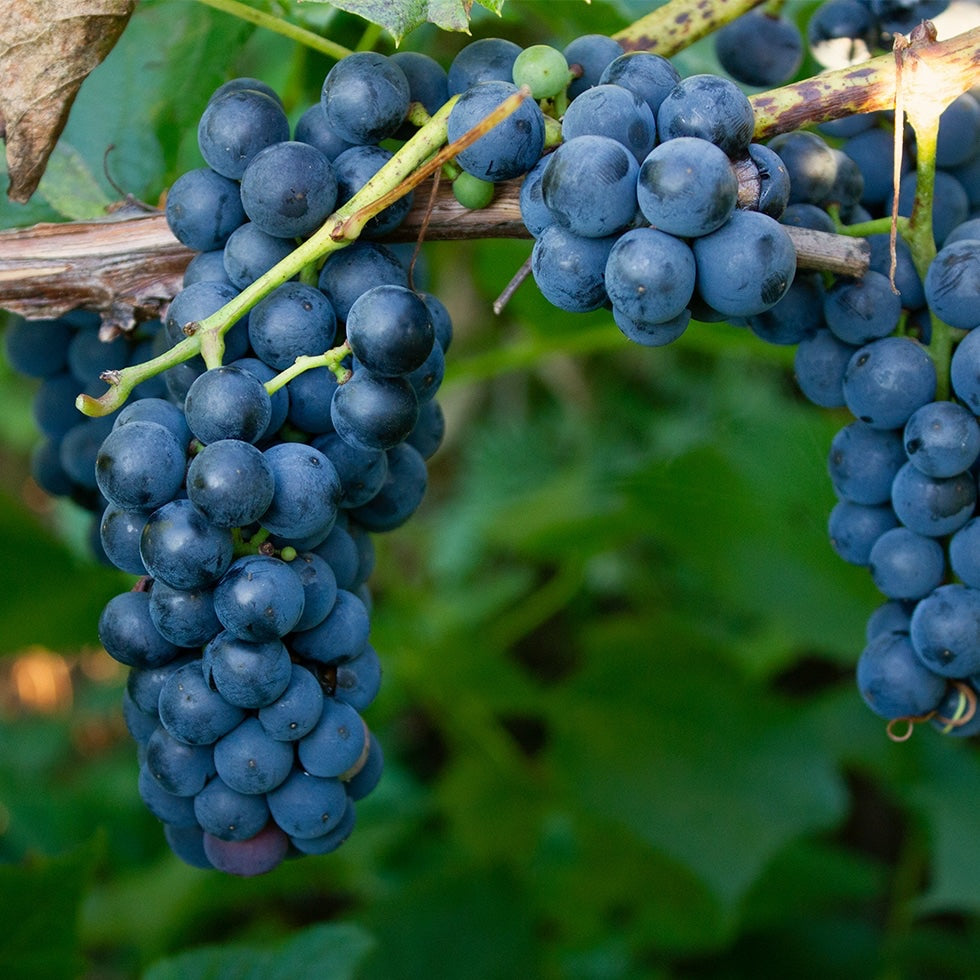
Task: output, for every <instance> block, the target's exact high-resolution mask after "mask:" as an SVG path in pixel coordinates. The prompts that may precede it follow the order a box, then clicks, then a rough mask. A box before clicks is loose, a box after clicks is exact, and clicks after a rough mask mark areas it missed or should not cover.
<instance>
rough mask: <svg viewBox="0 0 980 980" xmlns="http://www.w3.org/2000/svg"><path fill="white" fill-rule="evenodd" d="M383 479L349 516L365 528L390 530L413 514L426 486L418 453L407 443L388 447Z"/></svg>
mask: <svg viewBox="0 0 980 980" xmlns="http://www.w3.org/2000/svg"><path fill="white" fill-rule="evenodd" d="M387 458H388V466H387V471H386V473H385V479H384V482H383V483H382V484H381V486H380V487H379V488H378V492H377V493H376V494H375V495H374V496H373V497H371V499H370V500H368V501H367V502H366V503H364V504H361V506H359V507H356V508H353V509H352V515H353V516H354V518H355V519H356V520H357V522H358V523H359V524H361V525H362V526H363V527H365V528H366V529H367V530H369V531H393V530H394V529H395V528H396V527H401V525H402V524H404V523H405V521H407V520H408V519H409V517H411V516H412V514H414V513H415V511H416V510H417V509H418V506H419V504H421V503H422V498H423V497H424V496H425V491H426V487H427V486H428V471H427V470H426V466H425V460H424V459H423V458H422V455H421V453H419V451H418V450H417V449H415V448H414V447H413V446H411V445H409V444H408V443H400V444H399V445H397V446H392V447H391V448H390V449H389V450H388V457H387Z"/></svg>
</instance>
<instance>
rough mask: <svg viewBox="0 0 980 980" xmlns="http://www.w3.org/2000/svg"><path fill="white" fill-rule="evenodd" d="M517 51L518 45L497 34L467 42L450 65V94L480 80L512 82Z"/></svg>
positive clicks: (469, 87) (519, 51)
mask: <svg viewBox="0 0 980 980" xmlns="http://www.w3.org/2000/svg"><path fill="white" fill-rule="evenodd" d="M520 53H521V49H520V47H519V46H518V45H516V44H515V43H514V42H513V41H507V40H505V39H504V38H500V37H484V38H481V39H480V40H478V41H473V43H472V44H468V45H466V47H465V48H463V49H462V50H460V52H459V54H457V55H456V57H455V58H453V61H452V64H450V66H449V71H448V73H447V89H448V92H449V94H450V95H459V94H460V93H462V92H466V91H468V90H469V89H471V88H473V87H474V86H475V85H477V84H478V83H480V82H490V81H495V82H512V81H513V78H514V62H515V61H516V60H517V56H518V55H519V54H520ZM450 139H452V137H450Z"/></svg>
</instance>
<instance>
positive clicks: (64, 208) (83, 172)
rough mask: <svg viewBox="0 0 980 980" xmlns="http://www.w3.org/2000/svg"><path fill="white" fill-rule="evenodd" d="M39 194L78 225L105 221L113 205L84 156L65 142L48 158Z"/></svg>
mask: <svg viewBox="0 0 980 980" xmlns="http://www.w3.org/2000/svg"><path fill="white" fill-rule="evenodd" d="M38 193H39V194H40V195H41V196H42V197H43V198H44V199H45V200H46V201H47V202H48V204H50V205H51V207H53V208H54V209H55V211H57V212H58V213H59V214H60V215H62V216H63V217H65V218H69V219H72V220H75V221H84V220H85V219H87V218H97V217H103V216H105V213H106V209H107V208H108V207H109V205H110V204H111V203H112V202H111V201H110V199H109V196H108V195H107V194H106V193H105V191H104V190H102V188H101V187H100V186H99V182H98V181H97V180H96V179H95V176H94V175H93V173H92V171H91V170H90V169H89V167H88V164H86V162H85V160H84V159H83V158H82V155H81V154H80V153H79V152H78V150H76V149H75V148H74V147H73V146H72V145H71V144H69V143H66V142H65V141H64V140H60V141H59V142H58V144H57V145H56V146H55V148H54V151H53V152H52V154H51V156H50V157H49V158H48V166H47V169H46V170H45V171H44V176H43V177H42V178H41V183H40V185H39V186H38Z"/></svg>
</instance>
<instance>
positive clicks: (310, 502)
mask: <svg viewBox="0 0 980 980" xmlns="http://www.w3.org/2000/svg"><path fill="white" fill-rule="evenodd" d="M265 458H266V462H267V463H268V464H269V466H270V468H271V469H272V475H273V479H274V481H275V491H274V493H273V497H272V503H271V504H270V505H269V507H268V509H267V510H266V512H265V513H264V514H263V515H262V525H263V527H265V528H267V529H268V530H269V531H271V532H272V533H273V534H278V535H281V536H282V537H284V538H296V539H301V538H307V537H310V536H311V535H319V534H322V535H323V536H324V537H326V535H327V534H328V533H329V531H330V528H331V527H332V526H333V522H334V521H335V520H336V517H337V504H338V501H339V499H340V490H341V488H340V479H339V477H338V476H337V471H336V470H335V469H334V467H333V464H332V463H331V462H330V460H329V459H327V457H326V456H324V455H323V453H321V452H318V451H317V450H316V449H313V448H312V447H311V446H304V445H302V444H300V443H280V444H278V445H275V446H270V447H269V448H268V449H266V450H265Z"/></svg>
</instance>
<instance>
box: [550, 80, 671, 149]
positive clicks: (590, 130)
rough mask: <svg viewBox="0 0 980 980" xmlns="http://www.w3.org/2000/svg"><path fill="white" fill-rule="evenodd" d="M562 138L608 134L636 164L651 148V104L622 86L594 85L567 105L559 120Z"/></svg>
mask: <svg viewBox="0 0 980 980" xmlns="http://www.w3.org/2000/svg"><path fill="white" fill-rule="evenodd" d="M561 132H562V138H563V139H564V140H566V141H568V140H572V139H575V138H576V137H577V136H608V137H609V138H610V139H614V140H616V142H618V143H622V144H623V146H625V147H626V148H627V149H628V150H629V151H630V152H631V153H632V154H633V156H634V157H636V160H637V163H642V161H643V159H644V157H646V155H647V154H648V153H649V152H650V151H651V150H652V149H653V147H654V144H655V143H656V141H657V124H656V121H655V120H654V118H653V112H652V110H651V109H650V106H649V105H647V103H646V102H644V101H643V99H641V98H640V96H638V95H637V94H636V93H635V92H631V91H630V90H629V89H627V88H623V87H622V86H621V85H611V84H606V85H595V86H593V87H592V88H590V89H588V91H586V92H583V93H582V94H581V95H580V96H579V97H578V98H577V99H575V101H574V102H573V103H572V104H571V105H570V106H569V107H568V109H567V111H566V112H565V115H564V116H563V117H562V121H561Z"/></svg>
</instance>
